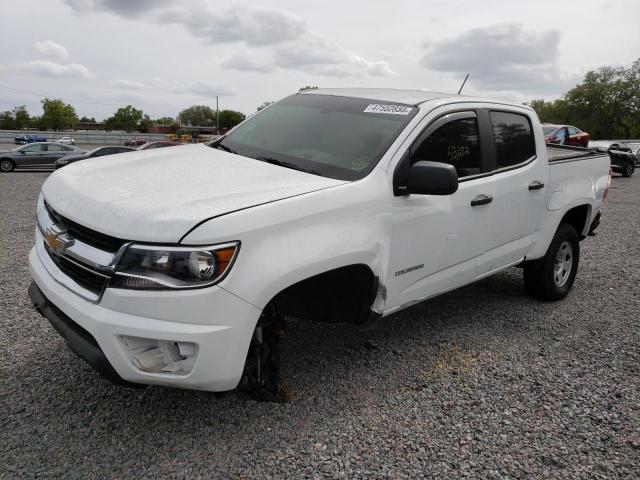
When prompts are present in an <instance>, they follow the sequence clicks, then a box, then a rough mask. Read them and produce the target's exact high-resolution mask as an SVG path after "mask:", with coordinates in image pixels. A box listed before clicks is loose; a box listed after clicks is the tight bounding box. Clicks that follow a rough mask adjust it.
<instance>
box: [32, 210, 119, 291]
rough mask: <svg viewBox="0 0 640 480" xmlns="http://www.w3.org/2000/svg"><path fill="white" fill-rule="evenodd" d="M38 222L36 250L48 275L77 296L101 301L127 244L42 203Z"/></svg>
mask: <svg viewBox="0 0 640 480" xmlns="http://www.w3.org/2000/svg"><path fill="white" fill-rule="evenodd" d="M37 221H38V234H39V235H38V234H37V235H36V236H37V238H38V242H37V244H36V247H37V249H38V252H39V254H40V257H41V258H42V259H43V261H44V263H45V267H47V266H49V273H51V274H52V276H53V277H54V278H56V280H58V282H59V283H61V284H62V285H64V286H65V287H67V288H69V289H70V290H72V291H74V292H75V293H77V294H78V295H80V296H82V297H84V298H86V299H88V300H91V301H93V302H98V301H100V298H101V297H102V294H103V293H104V290H105V289H106V288H107V285H108V284H109V280H110V278H111V277H112V275H113V272H114V265H115V264H116V263H117V259H118V258H119V256H120V255H121V253H122V252H123V251H124V250H125V249H126V247H127V245H128V242H125V241H124V240H121V239H118V238H115V237H110V236H108V235H104V234H102V233H99V232H96V231H94V230H91V229H88V228H86V227H83V226H82V225H78V224H77V223H75V222H72V221H70V220H69V219H67V218H65V217H63V216H62V215H60V214H58V213H57V212H56V211H55V210H54V209H53V208H51V206H50V205H47V204H46V203H45V202H44V201H43V200H40V201H39V203H38V213H37ZM45 257H46V261H45ZM54 267H55V268H54ZM52 270H56V271H55V272H54V271H52Z"/></svg>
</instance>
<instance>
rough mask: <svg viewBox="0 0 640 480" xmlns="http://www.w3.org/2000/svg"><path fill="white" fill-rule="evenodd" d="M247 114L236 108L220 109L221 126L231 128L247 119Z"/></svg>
mask: <svg viewBox="0 0 640 480" xmlns="http://www.w3.org/2000/svg"><path fill="white" fill-rule="evenodd" d="M245 118H246V117H245V114H244V113H242V112H236V111H235V110H221V111H220V128H226V129H230V128H233V127H235V126H236V125H238V124H239V123H240V122H242V121H243V120H244V119H245Z"/></svg>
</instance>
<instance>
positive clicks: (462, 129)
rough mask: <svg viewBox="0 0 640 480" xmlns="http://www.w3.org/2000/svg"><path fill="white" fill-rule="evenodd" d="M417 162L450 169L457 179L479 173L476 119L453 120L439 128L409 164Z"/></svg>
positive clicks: (419, 148) (422, 145)
mask: <svg viewBox="0 0 640 480" xmlns="http://www.w3.org/2000/svg"><path fill="white" fill-rule="evenodd" d="M420 160H429V161H431V162H441V163H448V164H450V165H453V166H454V167H455V169H456V172H458V177H459V178H462V177H468V176H470V175H476V174H478V173H480V146H479V143H478V126H477V125H476V119H475V118H463V119H460V120H453V121H451V122H449V123H446V124H444V125H443V126H441V127H440V128H438V129H437V130H436V131H435V132H433V133H432V134H431V135H429V136H428V137H427V138H426V139H425V140H424V142H422V143H421V144H420V146H419V147H418V148H417V149H416V150H415V152H414V154H413V157H412V163H415V162H417V161H420Z"/></svg>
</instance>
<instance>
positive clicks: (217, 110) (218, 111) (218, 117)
mask: <svg viewBox="0 0 640 480" xmlns="http://www.w3.org/2000/svg"><path fill="white" fill-rule="evenodd" d="M216 133H217V134H218V135H220V108H218V95H216Z"/></svg>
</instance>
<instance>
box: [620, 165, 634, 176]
mask: <svg viewBox="0 0 640 480" xmlns="http://www.w3.org/2000/svg"><path fill="white" fill-rule="evenodd" d="M634 171H635V167H634V166H633V165H631V164H629V165H627V166H626V167H624V169H623V170H622V176H623V177H627V178H628V177H630V176H631V175H633V172H634Z"/></svg>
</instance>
